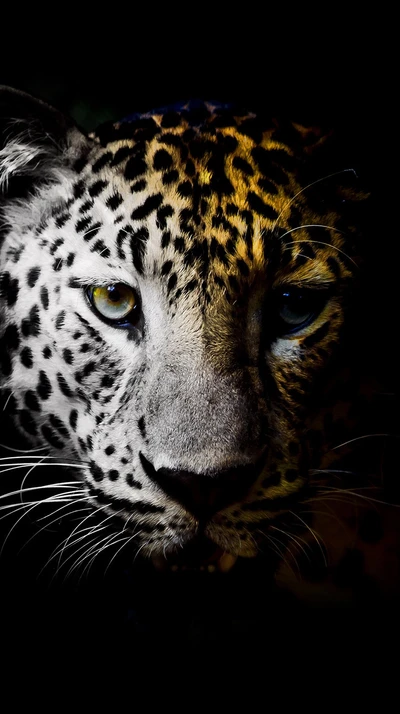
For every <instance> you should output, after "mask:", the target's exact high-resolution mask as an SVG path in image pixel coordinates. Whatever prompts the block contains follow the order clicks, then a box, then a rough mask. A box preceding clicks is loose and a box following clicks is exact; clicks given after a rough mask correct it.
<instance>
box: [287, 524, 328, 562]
mask: <svg viewBox="0 0 400 714" xmlns="http://www.w3.org/2000/svg"><path fill="white" fill-rule="evenodd" d="M289 513H291V514H292V516H295V518H298V519H299V521H301V522H302V523H303V524H304V525H305V526H306V528H307V529H308V530H309V531H310V533H311V535H312V536H313V538H314V540H315V542H316V543H317V545H318V547H319V549H320V551H321V554H322V558H323V561H324V564H325V567H326V568H327V567H328V563H327V560H326V556H325V552H324V549H323V548H322V545H321V543H320V540H319V538H318V537H317V536H316V533H315V531H314V529H313V528H311V526H309V525H308V523H306V521H305V520H304V519H303V518H302V517H301V516H299V514H298V513H294V511H289Z"/></svg>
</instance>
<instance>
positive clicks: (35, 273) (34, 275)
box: [27, 267, 40, 288]
mask: <svg viewBox="0 0 400 714" xmlns="http://www.w3.org/2000/svg"><path fill="white" fill-rule="evenodd" d="M39 276H40V268H38V267H35V268H31V269H30V270H29V271H28V276H27V281H28V285H29V287H30V288H33V287H34V286H35V285H36V283H37V281H38V278H39Z"/></svg>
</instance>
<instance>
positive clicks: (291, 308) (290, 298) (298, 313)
mask: <svg viewBox="0 0 400 714" xmlns="http://www.w3.org/2000/svg"><path fill="white" fill-rule="evenodd" d="M330 294H331V293H330V291H329V290H328V289H312V288H298V287H296V286H288V287H285V288H284V289H282V290H280V291H277V293H276V295H275V311H276V317H275V319H276V329H277V332H278V334H280V335H282V336H283V335H291V334H294V333H296V332H300V330H302V329H303V328H305V327H307V325H310V324H311V323H312V322H313V321H314V320H315V319H316V318H317V317H318V315H319V314H320V312H321V311H322V309H323V308H324V306H325V304H326V302H327V300H328V298H329V297H330Z"/></svg>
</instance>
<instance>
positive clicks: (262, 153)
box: [251, 146, 288, 186]
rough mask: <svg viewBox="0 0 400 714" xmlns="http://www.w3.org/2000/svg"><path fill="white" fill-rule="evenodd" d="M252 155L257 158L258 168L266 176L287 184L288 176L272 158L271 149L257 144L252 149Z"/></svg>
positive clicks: (283, 184) (278, 182)
mask: <svg viewBox="0 0 400 714" xmlns="http://www.w3.org/2000/svg"><path fill="white" fill-rule="evenodd" d="M251 155H252V157H253V159H254V160H255V162H256V164H257V166H258V168H259V169H260V171H261V173H262V174H264V176H265V177H267V178H269V179H272V181H275V182H276V183H277V184H281V185H282V186H285V185H286V184H287V182H288V177H287V175H286V173H285V172H284V171H283V169H281V168H280V166H277V165H276V164H275V163H274V162H273V160H272V158H273V156H272V153H271V151H268V150H267V149H264V148H263V147H262V146H256V147H255V148H254V149H252V152H251Z"/></svg>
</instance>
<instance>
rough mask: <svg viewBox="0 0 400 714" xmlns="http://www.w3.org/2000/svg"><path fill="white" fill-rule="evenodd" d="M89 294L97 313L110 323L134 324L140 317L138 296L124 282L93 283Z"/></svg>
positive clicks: (120, 325)
mask: <svg viewBox="0 0 400 714" xmlns="http://www.w3.org/2000/svg"><path fill="white" fill-rule="evenodd" d="M87 296H88V299H89V302H90V304H91V305H92V307H93V309H94V310H95V312H96V313H97V315H98V316H99V317H100V318H101V319H103V320H105V322H108V323H109V324H112V325H115V326H118V327H125V326H128V325H134V324H135V323H136V322H137V321H138V319H139V317H140V306H139V299H138V296H137V294H136V292H135V290H134V289H133V288H131V287H130V286H129V285H125V284H124V283H113V284H111V285H98V286H96V285H92V286H90V287H89V288H88V289H87Z"/></svg>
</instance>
